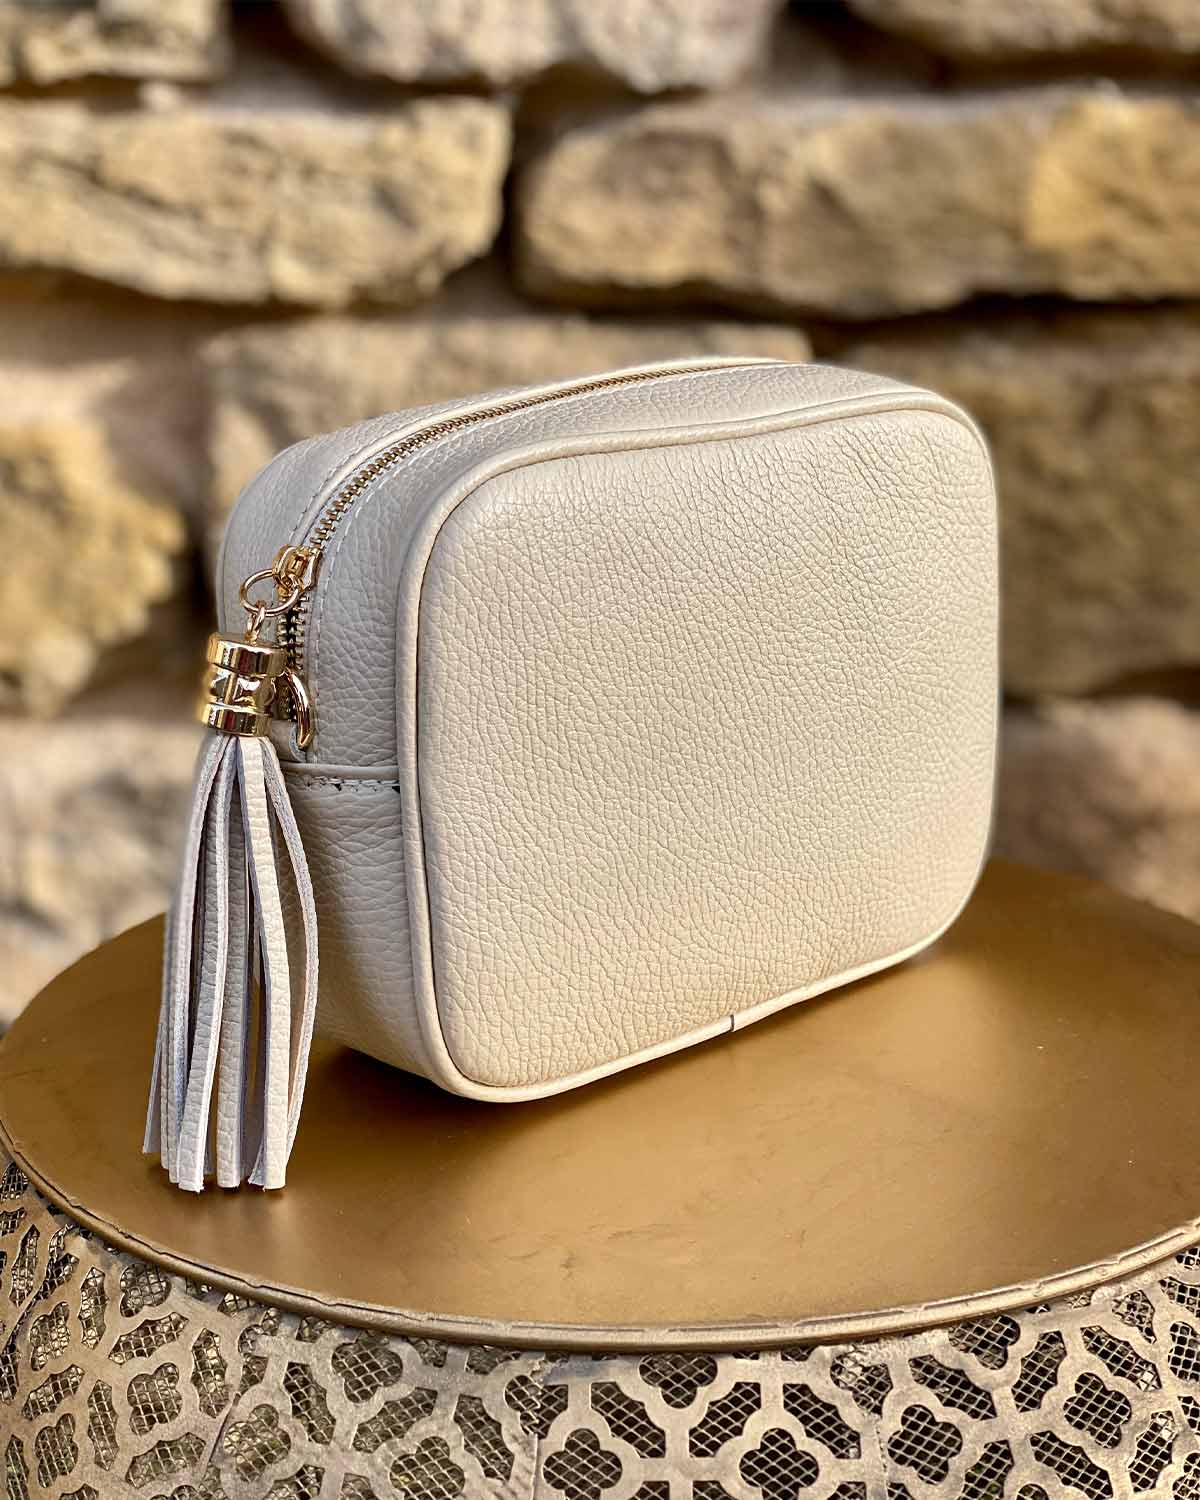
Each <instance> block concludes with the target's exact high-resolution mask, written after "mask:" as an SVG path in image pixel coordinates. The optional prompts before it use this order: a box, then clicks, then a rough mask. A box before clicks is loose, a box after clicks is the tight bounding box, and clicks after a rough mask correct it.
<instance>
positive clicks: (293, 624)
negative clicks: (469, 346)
mask: <svg viewBox="0 0 1200 1500" xmlns="http://www.w3.org/2000/svg"><path fill="white" fill-rule="evenodd" d="M739 368H745V367H744V366H740V365H738V364H737V363H730V364H728V365H720V364H712V363H706V364H695V365H678V366H676V367H675V368H674V369H671V370H650V371H641V372H638V371H630V372H629V373H628V374H626V375H604V376H600V377H597V378H596V379H594V380H585V381H580V383H579V384H578V385H572V386H568V387H566V388H565V389H560V390H557V391H546V392H544V393H543V394H541V395H531V396H515V397H513V399H512V400H511V401H500V402H497V403H496V404H495V405H494V406H485V407H481V408H479V409H477V410H476V411H470V412H463V413H462V415H461V416H457V417H446V418H444V419H443V420H442V421H440V422H434V423H431V424H430V426H428V427H422V428H421V429H420V430H419V431H418V432H414V433H411V434H410V435H409V436H408V437H406V438H404V439H403V440H402V441H401V442H399V443H397V444H396V445H395V446H394V447H392V448H387V449H385V450H384V451H383V452H382V453H380V454H379V455H378V457H376V458H373V459H372V460H371V462H370V463H369V464H367V465H366V466H365V467H364V468H362V469H360V470H359V471H358V473H357V474H355V475H354V477H353V478H352V479H350V480H349V481H347V483H346V484H345V485H343V486H342V488H341V489H340V490H339V491H338V492H337V494H336V495H335V496H334V498H333V499H332V500H331V501H330V503H329V505H328V506H327V507H326V508H325V510H324V511H322V513H321V515H320V517H319V518H318V520H317V523H316V526H315V527H314V528H313V530H312V531H311V532H310V533H309V535H308V537H307V538H305V539H304V541H303V545H304V546H306V547H309V548H311V549H312V550H313V551H315V552H318V553H320V552H323V551H324V549H325V545H326V543H327V542H328V541H329V539H330V537H331V536H332V535H333V533H334V532H335V531H336V530H337V528H338V525H339V524H340V522H341V520H342V517H343V516H344V515H345V514H346V512H347V511H348V510H350V509H351V508H352V507H353V505H354V502H355V501H356V500H357V499H358V497H359V495H361V494H362V492H363V491H364V490H365V489H366V488H367V486H368V485H370V484H371V483H372V481H373V480H375V479H377V478H378V477H379V475H380V474H382V473H384V472H385V471H386V470H388V469H392V468H395V466H396V465H397V464H398V463H401V462H403V460H404V459H406V458H408V457H410V456H411V455H412V454H413V453H416V452H417V451H418V450H419V449H421V448H424V447H425V446H426V445H427V444H429V443H432V442H436V441H437V439H438V438H441V437H445V436H447V434H449V433H452V432H459V431H461V429H462V428H464V427H473V426H474V425H475V423H476V422H486V421H488V420H489V419H490V418H492V417H504V416H508V415H509V414H510V413H512V412H518V411H528V410H529V409H530V408H531V407H535V406H548V405H550V404H551V403H552V402H554V401H562V400H565V399H566V398H568V397H570V396H582V395H586V394H587V392H589V391H602V390H607V389H608V388H609V387H610V386H622V385H636V384H638V383H639V382H648V381H652V380H666V379H670V378H672V377H674V376H676V375H697V374H700V373H701V372H702V371H704V370H714V369H716V370H728V369H739ZM310 607H311V595H309V594H305V595H304V596H302V597H301V599H300V600H299V601H298V603H297V605H296V607H295V609H293V610H292V611H291V612H290V613H289V614H288V615H287V617H286V619H285V620H284V621H283V622H282V624H281V628H280V632H279V643H280V645H282V646H284V647H285V648H286V650H287V653H288V660H289V662H290V663H291V665H292V666H293V667H295V668H296V669H297V670H298V671H300V672H301V673H303V671H304V668H305V662H304V648H305V645H306V642H307V637H308V615H309V609H310Z"/></svg>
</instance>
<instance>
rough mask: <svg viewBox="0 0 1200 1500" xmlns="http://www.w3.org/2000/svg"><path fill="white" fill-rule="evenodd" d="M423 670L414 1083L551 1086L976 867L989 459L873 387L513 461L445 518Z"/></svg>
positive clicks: (932, 900)
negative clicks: (596, 447)
mask: <svg viewBox="0 0 1200 1500" xmlns="http://www.w3.org/2000/svg"><path fill="white" fill-rule="evenodd" d="M401 667H402V682H403V662H402V663H401ZM414 672H415V680H414V682H413V684H411V685H412V686H413V687H414V688H415V694H416V696H415V702H414V709H415V715H414V723H413V749H414V751H415V768H414V769H415V778H416V780H415V784H416V786H417V795H418V807H419V829H418V830H417V831H416V836H417V837H418V838H419V852H420V860H421V864H422V866H423V868H422V869H419V870H418V869H414V859H413V851H414V847H415V846H414V840H413V838H410V840H409V866H408V875H409V889H410V894H411V895H412V896H413V902H412V904H413V906H414V909H415V910H417V911H418V912H419V914H420V916H421V918H422V920H423V921H424V920H425V919H426V918H427V943H428V952H427V955H426V957H427V963H426V966H425V968H424V970H423V968H422V963H421V961H420V960H418V962H417V966H416V980H417V987H418V1000H419V1003H421V1004H423V1005H424V1006H425V1007H426V1011H427V1014H426V1026H427V1029H429V1028H432V1027H433V1026H434V1025H436V1027H437V1028H440V1032H441V1036H442V1038H443V1040H444V1043H445V1053H446V1057H445V1062H446V1064H447V1066H446V1067H445V1068H444V1069H443V1072H442V1073H439V1074H438V1075H437V1076H439V1081H442V1082H449V1084H450V1086H459V1087H460V1088H461V1091H463V1092H474V1091H478V1092H480V1093H481V1094H482V1095H483V1096H485V1097H486V1096H489V1094H490V1092H491V1091H493V1090H495V1091H501V1092H503V1091H511V1093H512V1094H513V1095H519V1094H523V1095H528V1094H537V1093H541V1092H549V1091H552V1090H554V1089H556V1088H559V1087H562V1086H564V1085H565V1084H568V1083H570V1082H580V1081H585V1079H586V1078H587V1077H589V1076H594V1074H596V1073H597V1072H600V1073H602V1072H605V1071H611V1070H612V1069H614V1068H616V1067H621V1066H626V1065H628V1063H629V1062H630V1061H636V1060H639V1059H640V1058H644V1057H648V1056H651V1055H655V1054H656V1053H658V1052H661V1051H664V1050H670V1049H671V1048H673V1047H675V1046H678V1045H682V1044H684V1043H686V1042H688V1041H691V1040H696V1039H699V1038H700V1037H701V1036H705V1035H713V1034H715V1033H716V1032H719V1031H720V1030H723V1029H729V1028H730V1027H732V1026H733V1025H734V1024H735V1023H736V1022H737V1020H738V1018H739V1017H741V1018H746V1017H747V1016H749V1015H755V1014H762V1013H765V1012H766V1011H768V1010H770V1009H772V1008H777V1007H778V1006H779V1005H782V1004H785V1003H789V1002H790V1001H792V1000H795V999H799V998H803V997H804V996H805V995H807V994H811V993H816V992H819V991H820V990H822V989H826V988H829V987H830V986H832V985H833V984H836V983H839V982H842V981H844V980H845V979H847V978H850V977H854V976H855V975H857V974H859V973H862V972H867V971H869V970H871V969H873V968H878V967H881V966H883V965H884V964H887V963H889V962H893V961H895V960H896V959H898V958H900V957H903V956H905V955H907V954H908V953H910V952H913V951H915V950H916V949H917V948H919V947H921V946H923V945H924V944H925V943H926V942H928V941H930V940H931V939H932V938H933V937H934V936H936V935H937V933H938V932H939V931H940V930H942V928H944V927H945V926H946V925H947V924H948V923H949V921H951V920H952V919H953V917H954V916H955V915H956V913H957V911H958V910H959V909H960V907H961V905H962V904H963V902H964V901H965V899H966V897H967V895H968V894H969V892H970V890H971V888H972V886H973V883H974V880H975V878H976V875H977V873H978V870H979V867H980V864H981V861H982V858H983V854H984V849H985V845H986V841H987V836H988V830H989V822H990V808H991V795H992V779H993V757H994V744H995V730H996V549H995V508H994V496H993V491H992V483H991V476H990V470H989V466H988V463H987V458H986V455H985V453H984V452H983V449H982V446H981V444H980V442H979V439H978V437H977V435H976V434H975V433H974V431H973V429H971V428H970V426H969V425H968V424H966V423H965V422H963V421H960V420H957V419H956V418H955V417H954V416H953V415H947V414H946V412H945V411H944V410H940V411H939V410H937V409H931V410H920V409H897V410H892V411H882V412H876V413H875V414H873V415H863V416H857V417H846V416H839V417H837V418H836V419H833V420H825V421H822V420H819V419H814V420H809V421H807V422H804V423H802V424H801V425H795V426H792V427H789V428H785V429H783V430H779V431H774V432H765V433H760V434H758V435H754V436H743V437H732V438H724V439H721V440H717V441H709V442H700V441H697V442H690V443H680V444H675V445H672V446H666V447H660V448H641V449H638V450H637V451H613V452H609V453H591V454H587V455H583V456H579V457H575V458H560V459H554V460H550V461H546V462H541V463H534V464H529V465H527V466H524V467H519V468H516V469H514V470H512V471H511V472H508V473H505V474H502V475H499V476H497V477H495V478H493V479H490V480H489V481H487V482H486V483H485V484H483V485H482V486H481V487H480V488H478V489H477V490H476V491H475V492H474V493H473V494H471V495H470V496H468V498H466V499H465V500H463V501H462V503H460V504H459V505H458V506H457V507H456V508H455V509H454V510H453V511H452V512H451V513H450V514H449V516H448V517H447V518H446V519H445V520H444V522H443V523H442V524H441V526H440V529H439V530H438V531H437V533H436V541H435V542H434V544H433V547H432V549H431V551H430V553H429V557H428V563H427V567H426V571H425V574H424V581H423V585H422V588H421V591H420V601H419V614H418V629H417V636H416V653H415V661H414ZM401 761H402V772H403V761H404V747H403V745H402V749H401ZM402 784H403V776H402ZM418 946H420V944H419V945H418ZM422 986H424V992H423V994H422ZM454 1070H457V1071H458V1073H459V1074H460V1075H461V1077H460V1079H459V1082H458V1084H457V1085H456V1084H455V1081H454V1077H453V1073H454ZM447 1073H448V1074H449V1076H446V1075H447Z"/></svg>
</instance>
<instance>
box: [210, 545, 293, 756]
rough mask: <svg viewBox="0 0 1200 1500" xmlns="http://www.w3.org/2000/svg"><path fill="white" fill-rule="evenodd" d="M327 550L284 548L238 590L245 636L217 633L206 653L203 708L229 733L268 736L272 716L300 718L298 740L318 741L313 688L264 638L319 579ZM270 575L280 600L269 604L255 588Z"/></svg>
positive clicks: (284, 651)
mask: <svg viewBox="0 0 1200 1500" xmlns="http://www.w3.org/2000/svg"><path fill="white" fill-rule="evenodd" d="M320 561H321V553H320V552H319V551H318V550H317V549H316V548H308V547H294V546H288V547H282V548H280V550H279V552H278V553H277V554H276V556H275V560H274V562H273V563H272V564H271V566H270V567H269V568H264V569H262V570H261V571H260V572H258V573H251V575H250V577H249V578H247V579H246V580H245V581H244V582H243V584H242V586H241V588H240V589H239V591H238V597H239V599H240V600H241V603H242V608H243V609H244V610H245V611H246V629H245V632H244V634H243V635H242V636H240V637H239V636H228V635H221V634H220V633H219V632H214V633H213V634H212V635H210V636H209V638H208V647H207V650H206V652H205V663H206V671H205V676H204V689H203V695H202V697H201V700H200V705H199V708H198V711H197V717H198V718H199V720H200V722H201V723H202V724H206V725H207V726H208V727H209V728H210V729H217V730H220V731H221V732H222V733H224V734H234V735H257V736H261V735H266V734H269V733H270V729H271V721H272V719H294V720H295V722H296V743H297V745H299V747H300V749H301V750H306V749H307V748H308V746H309V745H310V744H311V743H312V737H313V715H312V700H311V699H310V697H309V694H308V688H307V686H306V684H305V682H304V680H303V678H302V677H301V676H300V674H299V673H298V672H297V671H296V669H295V667H294V666H292V664H291V662H290V661H289V660H288V653H287V649H286V648H285V647H284V646H282V645H279V644H268V643H266V642H264V641H262V640H260V639H259V637H260V636H261V634H262V630H263V627H264V626H265V625H266V623H267V621H268V620H281V619H283V618H284V617H285V616H286V615H288V614H290V613H291V611H292V610H293V609H295V608H296V606H297V604H299V602H300V600H301V598H302V597H303V595H305V594H306V593H307V592H308V591H309V590H310V589H311V588H312V587H313V586H314V584H315V583H316V580H317V568H318V567H319V566H320ZM268 579H270V580H271V582H272V583H273V584H274V586H275V602H274V603H273V604H268V603H264V602H263V601H262V600H256V599H255V598H253V597H252V591H253V590H254V589H255V588H256V587H257V585H258V584H260V583H265V582H266V581H267V580H268Z"/></svg>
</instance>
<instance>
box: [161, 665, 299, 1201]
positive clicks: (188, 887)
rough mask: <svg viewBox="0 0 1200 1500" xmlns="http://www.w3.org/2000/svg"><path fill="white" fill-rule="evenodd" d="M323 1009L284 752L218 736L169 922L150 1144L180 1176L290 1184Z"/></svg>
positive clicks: (199, 779)
mask: <svg viewBox="0 0 1200 1500" xmlns="http://www.w3.org/2000/svg"><path fill="white" fill-rule="evenodd" d="M215 639H220V638H215ZM316 1010H317V919H316V907H315V904H314V900H313V889H312V880H311V878H310V875H309V870H308V863H307V861H306V859H305V855H304V848H303V844H302V842H301V838H300V830H299V828H298V827H297V824H296V819H295V815H294V813H293V811H292V807H291V802H290V800H289V798H288V792H287V786H286V784H285V781H284V776H283V771H282V770H281V768H280V765H279V757H278V755H277V754H276V752H275V747H274V745H273V744H272V743H271V740H270V739H269V738H268V737H266V736H265V735H262V734H249V733H223V732H220V731H218V732H216V733H212V734H210V735H209V736H208V737H207V738H206V740H205V742H204V744H203V746H202V748H201V751H200V755H199V758H198V761H197V765H196V775H195V783H194V788H193V795H192V808H191V816H190V818H189V821H188V828H187V835H186V840H185V847H184V855H183V867H182V871H181V874H180V878H179V884H178V887H177V890H176V895H175V900H174V902H173V904H172V907H171V911H170V913H169V916H168V921H167V936H166V951H165V955H164V973H163V993H162V1006H161V1010H160V1015H159V1026H158V1041H157V1044H156V1048H155V1060H154V1074H153V1081H152V1084H151V1090H150V1104H149V1109H148V1112H147V1119H146V1135H145V1142H144V1148H143V1149H144V1150H145V1151H146V1152H147V1153H149V1154H157V1155H158V1156H159V1158H160V1159H161V1161H162V1164H163V1166H164V1167H165V1168H166V1170H167V1172H168V1173H169V1175H170V1178H171V1181H172V1182H174V1183H176V1184H178V1186H179V1187H181V1188H185V1189H187V1190H188V1191H189V1192H201V1191H202V1190H203V1188H204V1180H205V1176H206V1173H208V1174H213V1173H215V1176H216V1180H217V1183H218V1184H219V1185H220V1186H221V1187H238V1186H239V1185H240V1184H241V1183H242V1182H243V1181H246V1180H248V1181H249V1182H251V1183H252V1184H254V1185H255V1186H257V1187H263V1188H279V1187H282V1186H283V1185H284V1179H285V1175H286V1168H287V1162H288V1158H289V1157H290V1155H291V1151H292V1146H293V1143H294V1141H295V1138H296V1129H297V1126H298V1124H299V1120H300V1108H301V1104H302V1102H303V1098H304V1083H305V1076H306V1074H307V1070H308V1056H309V1051H310V1048H311V1045H312V1037H313V1026H314V1023H315V1020H316ZM252 1051H253V1053H254V1054H255V1055H254V1057H253V1058H252V1057H251V1052H252ZM214 1101H215V1107H214ZM214 1126H215V1129H214Z"/></svg>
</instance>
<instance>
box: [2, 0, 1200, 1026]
mask: <svg viewBox="0 0 1200 1500" xmlns="http://www.w3.org/2000/svg"><path fill="white" fill-rule="evenodd" d="M1198 58H1200V16H1198V13H1197V12H1196V8H1195V7H1193V6H1190V5H1188V4H1185V3H1180V0H1043V3H1041V4H1040V5H1038V6H1027V5H1021V6H1003V5H996V4H995V3H994V0H887V3H884V0H847V3H846V4H845V5H842V6H838V5H834V4H820V5H807V6H806V5H798V6H793V7H792V8H791V9H790V10H786V9H785V8H784V7H783V6H782V5H781V3H780V0H588V3H584V0H544V3H541V4H539V5H536V6H531V5H528V4H526V3H524V0H491V3H490V4H488V5H486V6H480V5H479V4H478V3H477V0H440V3H439V4H438V5H437V6H430V5H428V4H425V3H423V0H279V3H278V4H240V5H234V6H232V7H231V6H230V4H229V3H228V0H91V3H63V0H56V3H38V4H35V3H32V0H27V3H20V4H4V3H0V548H2V550H3V555H4V564H3V569H2V573H0V714H2V715H3V717H0V1016H3V1015H4V1014H11V1013H12V1011H13V1010H14V1009H15V1008H17V1007H18V1006H19V1005H20V1003H21V1002H22V1001H23V1000H24V999H25V998H26V997H27V996H28V994H29V993H31V992H32V991H33V989H34V988H36V987H37V986H38V985H39V984H40V983H41V982H43V981H44V980H45V979H46V978H47V977H48V976H49V975H50V974H51V973H52V972H53V971H54V970H55V969H56V968H58V967H60V966H61V965H62V964H63V963H65V962H67V961H68V960H69V959H71V958H72V957H73V956H75V954H77V953H78V952H79V951H81V950H82V949H83V948H84V947H86V946H89V945H90V944H92V943H94V942H96V941H99V940H100V939H102V938H103V937H104V936H106V935H107V934H109V933H111V932H113V931H115V930H117V929H118V928H120V927H121V926H123V925H127V924H128V923H130V922H132V921H134V920H136V919H138V918H140V917H141V916H143V915H146V914H149V913H150V912H152V911H154V910H156V909H158V908H159V907H161V906H162V905H163V904H164V902H165V899H166V892H167V888H168V883H169V872H170V870H171V867H172V863H173V859H174V847H175V842H176V838H177V831H178V825H179V817H180V812H181V808H182V803H183V799H184V796H185V792H186V787H187V782H188V777H189V767H190V761H191V756H192V751H193V743H194V736H193V731H192V730H191V729H190V727H189V726H188V723H187V704H188V699H189V697H190V693H191V686H192V680H193V676H194V671H195V659H196V651H197V647H198V643H199V641H200V640H201V639H202V636H203V633H204V630H205V628H206V625H205V621H206V617H207V612H208V609H209V601H208V598H207V590H206V577H207V573H208V569H209V564H210V561H211V556H212V548H213V545H214V539H215V537H216V536H217V534H218V533H219V528H220V523H221V518H222V516H223V514H224V512H225V510H226V508H227V507H228V505H229V503H230V502H231V500H232V498H233V497H234V495H235V494H236V492H237V490H238V489H239V487H240V486H241V484H242V483H243V482H244V481H245V479H246V478H247V477H248V476H249V475H250V474H251V473H252V472H253V471H254V470H255V469H256V468H257V467H258V466H260V465H261V464H262V463H264V462H265V461H266V460H267V459H268V458H269V457H270V456H271V454H272V453H273V452H274V451H275V450H276V449H277V448H279V447H280V446H282V445H283V444H285V443H288V442H291V441H293V440H294V439H296V438H299V437H302V436H304V435H306V434H308V433H311V432H314V431H317V430H320V429H323V428H329V427H332V426H338V425H341V424H344V423H348V422H353V421H356V420H359V419H360V418H363V417H365V416H368V415H370V414H373V413H376V412H379V411H384V410H388V409H390V408H395V407H402V406H405V405H408V404H415V403H420V402H425V401H436V400H440V399H443V398H445V397H449V396H452V395H456V394H466V393H468V392H473V391H478V390H482V389H486V388H488V387H491V386H497V385H506V384H511V383H514V382H523V381H529V380H537V379H541V378H546V377H555V376H562V375H568V374H575V373H580V372H584V371H588V370H595V369H602V368H604V367H606V366H611V365H615V364H621V363H625V362H631V361H636V360H641V359H646V358H656V357H660V356H667V355H673V354H678V353H688V352H695V351H697V350H700V351H709V350H713V351H739V352H741V351H746V352H751V353H764V354H778V355H782V356H785V357H789V358H805V357H807V356H808V355H809V354H810V353H813V352H815V353H816V354H817V355H818V356H819V357H822V358H830V359H835V360H841V361H845V362H847V363H852V364H858V365H862V366H864V367H867V368H873V369H879V370H886V371H890V372H894V373H897V374H899V375H902V376H906V377H910V378H913V379H916V380H918V381H920V382H922V383H926V384H930V385H933V386H935V387H937V388H939V389H941V390H944V391H946V392H947V393H948V394H950V395H951V396H953V397H956V398H958V399H960V400H962V401H963V402H964V403H965V404H966V405H968V406H969V407H970V408H971V409H972V410H973V411H974V412H976V414H977V415H978V416H979V417H980V419H981V420H982V422H983V424H984V426H985V428H986V430H987V432H988V435H989V437H990V440H991V442H992V445H993V448H994V452H995V457H996V461H997V465H998V470H999V475H1000V482H1001V490H1002V499H1003V536H1002V541H1003V552H1004V565H1005V616H1004V634H1005V685H1006V689H1007V693H1008V699H1009V708H1008V712H1007V718H1006V730H1005V757H1004V768H1003V775H1002V788H1001V797H1000V809H999V817H998V827H997V841H998V847H999V848H1000V850H1001V851H1003V852H1005V853H1009V854H1014V855H1017V856H1019V857H1022V858H1027V859H1031V860H1036V861H1043V862H1047V863H1051V864H1055V865H1058V866H1062V867H1066V868H1071V869H1078V870H1085V871H1090V872H1092V873H1094V874H1096V875H1099V876H1101V877H1103V878H1104V879H1107V880H1109V881H1112V882H1114V883H1116V884H1119V885H1123V886H1125V887H1126V888H1128V889H1131V890H1133V891H1135V892H1137V893H1139V894H1141V895H1144V896H1146V897H1148V898H1149V899H1152V900H1155V901H1158V902H1160V903H1161V904H1163V905H1167V906H1171V907H1175V908H1177V909H1179V910H1182V911H1185V912H1190V913H1192V914H1194V915H1197V916H1200V791H1198V790H1197V789H1196V788H1197V787H1200V776H1198V775H1197V771H1198V770H1200V717H1198V716H1197V713H1196V710H1195V707H1194V704H1195V701H1196V700H1197V696H1198V695H1197V692H1196V681H1197V677H1196V672H1195V668H1196V666H1197V664H1198V663H1200V594H1197V591H1196V590H1195V588H1194V587H1193V584H1194V580H1195V578H1196V577H1197V576H1198V573H1200V568H1198V566H1197V565H1198V563H1200V423H1198V422H1197V412H1198V410H1200V311H1198V309H1200V107H1198V98H1200V96H1198V95H1197V93H1196V87H1195V82H1194V80H1195V66H1196V62H1197V59H1198Z"/></svg>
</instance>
